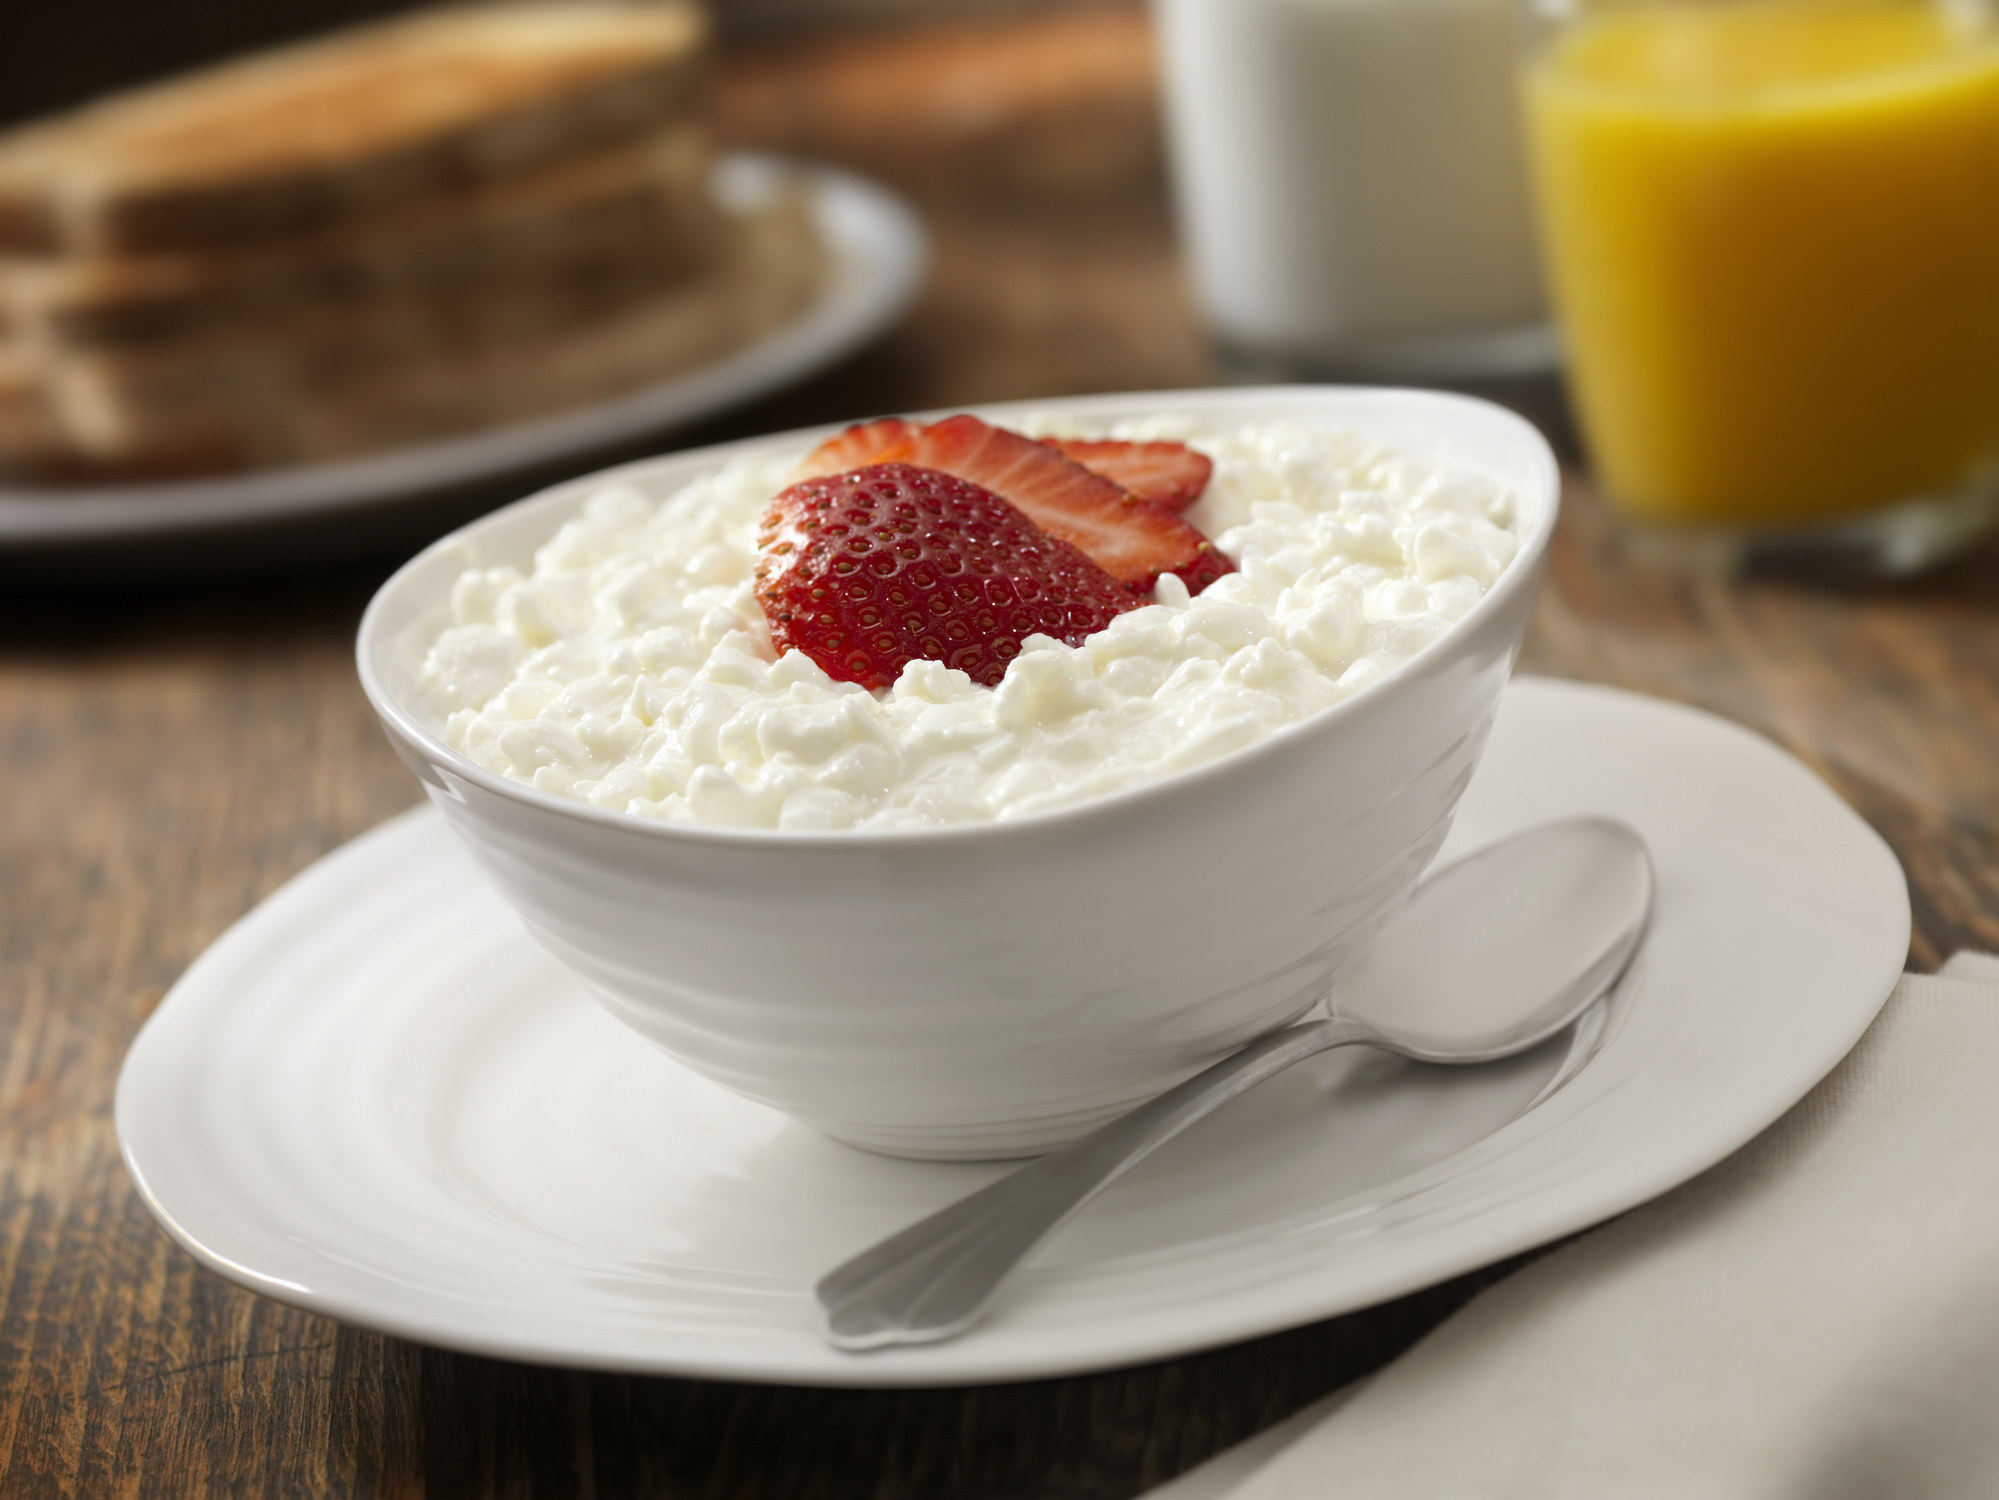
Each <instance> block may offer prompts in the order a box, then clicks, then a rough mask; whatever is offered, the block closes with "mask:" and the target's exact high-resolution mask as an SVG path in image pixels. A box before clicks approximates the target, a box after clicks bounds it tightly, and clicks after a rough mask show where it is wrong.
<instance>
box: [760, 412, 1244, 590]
mask: <svg viewBox="0 0 1999 1500" xmlns="http://www.w3.org/2000/svg"><path fill="white" fill-rule="evenodd" d="M861 454H866V455H867V456H866V457H865V458H862V459H860V460H859V461H861V462H870V463H906V464H915V465H916V466H918V467H919V468H925V469H941V470H942V471H943V472H945V473H946V474H955V475H957V476H958V477H959V478H960V479H965V480H969V481H970V482H971V483H973V484H976V485H978V486H980V487H981V488H983V489H988V490H991V491H992V492H993V493H994V494H996V495H1002V496H1004V497H1005V498H1006V499H1008V500H1010V501H1012V502H1013V503H1014V504H1015V505H1017V506H1019V507H1020V508H1021V510H1023V511H1025V512H1026V513H1027V516H1028V519H1029V520H1031V521H1033V522H1034V524H1035V525H1037V526H1039V527H1040V528H1041V529H1042V530H1043V531H1045V532H1047V533H1048V534H1049V535H1050V536H1053V537H1059V538H1061V539H1062V540H1063V541H1065V542H1068V543H1070V544H1071V545H1073V546H1075V547H1078V548H1080V549H1082V551H1083V552H1084V554H1085V555H1087V556H1088V557H1089V558H1090V559H1091V560H1093V561H1094V562H1095V563H1096V564H1097V565H1098V566H1099V567H1101V568H1102V569H1103V570H1104V571H1105V572H1106V573H1109V574H1110V575H1111V577H1113V578H1115V579H1117V580H1118V582H1120V583H1122V584H1124V585H1125V586H1126V587H1127V588H1129V589H1131V590H1132V591H1133V592H1134V593H1137V594H1141V595H1145V596H1147V597H1150V595H1151V593H1152V587H1153V585H1154V584H1155V583H1157V582H1158V581H1159V575H1160V574H1161V573H1177V574H1179V575H1180V581H1181V582H1182V583H1184V584H1186V585H1187V589H1188V592H1190V593H1195V594H1198V593H1200V592H1201V590H1202V589H1204V588H1206V587H1207V586H1208V585H1209V584H1211V583H1213V582H1214V581H1215V580H1216V579H1217V578H1220V577H1221V576H1222V575H1223V574H1224V573H1232V572H1234V571H1235V564H1234V563H1232V562H1230V561H1229V560H1228V558H1226V557H1225V556H1223V555H1222V554H1221V553H1220V552H1217V551H1216V550H1215V547H1214V544H1213V543H1212V542H1210V541H1209V540H1208V539H1207V538H1206V537H1204V536H1202V535H1201V533H1200V532H1198V531H1196V530H1195V529H1194V528H1193V527H1192V526H1190V525H1188V524H1187V523H1186V522H1185V521H1184V520H1182V519H1181V518H1180V517H1179V516H1177V515H1175V514H1174V513H1173V512H1172V511H1170V510H1168V509H1167V508H1166V507H1165V506H1163V505H1155V504H1154V503H1152V502H1151V501H1149V500H1141V499H1139V498H1138V497H1137V496H1135V495H1132V494H1130V493H1128V492H1127V491H1126V490H1125V489H1124V488H1123V487H1122V486H1120V485H1118V484H1117V483H1115V482H1114V481H1112V480H1109V479H1106V478H1104V477H1103V475H1101V474H1093V473H1091V472H1090V471H1089V470H1088V469H1086V468H1084V467H1083V466H1082V465H1081V464H1079V463H1076V462H1075V461H1074V460H1073V459H1069V458H1065V457H1064V456H1063V455H1062V454H1060V453H1058V452H1056V450H1055V449H1053V448H1051V447H1049V446H1048V445H1047V444H1045V443H1037V442H1036V441H1035V440H1034V439H1033V438H1029V437H1022V436H1021V435H1020V434H1019V433H1017V432H1009V431H1008V430H1007V429H1006V428H1004V427H994V426H991V425H990V424H988V423H985V422H981V421H980V420H979V419H978V418H977V417H973V416H956V417H946V418H945V419H944V420H943V421H941V422H932V423H931V424H930V425H929V426H928V427H915V426H912V425H911V424H909V423H907V422H904V421H902V420H900V419H899V418H894V417H890V418H886V419H884V420H882V421H879V422H869V423H866V424H864V425H862V426H858V427H850V428H848V429H847V430H846V431H845V432H843V433H841V434H840V435H839V436H838V437H835V438H831V439H829V440H828V441H827V442H825V443H822V444H821V445H820V446H819V447H818V448H817V449H815V450H814V451H813V452H812V454H811V455H810V456H808V457H807V458H806V460H805V462H804V464H802V465H801V466H800V467H799V469H798V471H797V476H796V477H806V476H810V475H816V474H828V473H837V472H839V468H838V467H830V466H846V465H851V464H852V463H853V462H855V461H856V458H857V455H861Z"/></svg>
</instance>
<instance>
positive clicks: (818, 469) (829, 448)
mask: <svg viewBox="0 0 1999 1500" xmlns="http://www.w3.org/2000/svg"><path fill="white" fill-rule="evenodd" d="M922 430H923V429H922V428H921V427H919V426H917V425H916V423H914V422H905V421H904V420H903V419H902V418H901V417H882V418H881V419H879V420H878V421H874V422H856V423H855V424H854V425H853V426H852V427H849V428H848V429H847V430H846V431H845V432H843V433H841V434H839V436H837V437H829V438H828V439H826V441H825V442H823V443H821V444H820V445H819V446H818V447H817V448H814V449H813V450H812V451H811V453H809V454H807V455H806V458H805V462H804V463H802V464H800V465H799V466H798V467H797V468H796V469H794V470H792V474H791V482H792V483H793V484H796V483H798V482H799V481H800V480H801V479H817V478H819V477H820V476H821V475H824V474H844V473H846V472H847V471H848V470H849V469H858V468H862V467H864V466H865V465H868V464H882V463H892V462H894V461H895V459H896V458H898V457H899V456H900V455H899V454H897V453H896V451H895V450H896V449H897V448H899V447H902V446H903V445H904V444H906V443H908V442H910V441H911V440H912V439H913V438H915V436H916V435H917V434H918V433H919V432H921V431H922Z"/></svg>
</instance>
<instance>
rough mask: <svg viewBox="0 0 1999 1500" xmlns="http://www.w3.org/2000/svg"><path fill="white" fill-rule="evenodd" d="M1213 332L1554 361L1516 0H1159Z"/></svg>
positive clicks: (1261, 349) (1388, 364)
mask: <svg viewBox="0 0 1999 1500" xmlns="http://www.w3.org/2000/svg"><path fill="white" fill-rule="evenodd" d="M1154 9H1155V12H1156V14H1157V16H1158V19H1159V23H1160V34H1161V43H1162V47H1163V51H1164V61H1165V69H1166V94H1167V101H1168V125H1169V129H1170V133H1171V137H1172V144H1173V156H1174V168H1175V176H1176V179H1177V180H1176V187H1177V189H1178V197H1179V208H1180V221H1181V230H1182V236H1183V240H1184V243H1185V245H1186V247H1187V251H1188V254H1189V258H1190V260H1191V262H1192V270H1193V275H1194V282H1195V291H1196V295H1197V297H1198V299H1199V301H1200V304H1201V309H1202V312H1203V315H1204V316H1205V318H1206V319H1207V321H1208V325H1209V327H1210V329H1211V330H1212V331H1213V332H1214V333H1215V334H1217V335H1218V336H1219V337H1220V338H1221V339H1222V340H1223V341H1224V342H1225V343H1227V344H1230V345H1234V346H1236V347H1237V348H1239V349H1240V350H1242V351H1244V352H1247V353H1251V354H1260V355H1265V356H1274V357H1276V358H1277V359H1279V360H1291V361H1297V362H1302V363H1304V364H1307V365H1310V364H1315V363H1316V364H1320V365H1326V366H1339V365H1345V366H1349V367H1363V368H1364V367H1368V366H1372V367H1375V368H1377V369H1382V370H1385V371H1394V370H1396V369H1401V370H1404V371H1406V372H1408V373H1412V374H1415V373H1425V372H1428V373H1439V374H1442V373H1451V372H1452V371H1453V370H1454V369H1455V370H1458V371H1461V372H1462V373H1481V372H1482V371H1486V370H1493V369H1500V368H1506V367H1513V368H1520V367H1523V366H1529V365H1534V364H1537V363H1544V362H1547V361H1549V360H1550V359H1551V356H1552V340H1551V339H1550V338H1549V337H1548V335H1547V333H1546V331H1545V321H1544V305H1543V300H1542V290H1541V279H1540V267H1539V262H1538V255H1537V251H1536V247H1535V241H1534V231H1533V225H1532V217H1531V209H1530V205H1529V197H1528V184H1527V169H1526V160H1525V152H1524V150H1523V145H1522V140H1521V127H1520V120H1519V110H1518V105H1517V101H1516V96H1515V81H1514V80H1515V72H1516V69H1517V67H1518V60H1519V34H1518V29H1517V26H1518V23H1517V21H1516V13H1515V10H1514V6H1513V3H1512V0H1154Z"/></svg>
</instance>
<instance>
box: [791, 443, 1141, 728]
mask: <svg viewBox="0 0 1999 1500" xmlns="http://www.w3.org/2000/svg"><path fill="white" fill-rule="evenodd" d="M757 546H758V551H759V556H758V559H757V578H756V594H757V602H758V603H760V604H761V605H763V610H764V614H765V616H766V617H767V618H768V619H769V621H770V635H771V642H772V644H773V645H775V646H776V647H777V649H778V650H779V651H784V650H787V649H796V650H799V651H803V652H804V653H805V654H806V655H807V656H809V657H811V658H812V659H813V660H814V661H815V662H817V663H818V664H819V665H820V667H821V668H823V669H824V670H825V672H826V674H827V675H828V676H829V677H834V678H838V679H839V680H840V681H843V682H858V683H860V684H861V685H862V686H863V687H870V688H884V687H889V686H891V685H893V684H894V682H895V679H896V678H897V677H898V676H900V675H901V673H902V669H903V667H904V666H905V665H906V664H907V663H909V662H911V661H915V660H918V659H923V660H928V661H941V662H943V663H944V664H945V665H946V666H949V667H956V668H958V669H959V670H960V671H962V672H965V673H966V674H968V675H969V676H970V677H971V679H972V680H973V681H974V682H980V683H984V684H985V685H986V686H987V687H993V686H996V685H997V684H998V682H999V680H1000V678H1001V677H1003V676H1004V675H1006V664H1007V663H1008V662H1009V661H1011V660H1013V658H1014V657H1016V656H1018V655H1019V654H1020V643H1021V642H1022V641H1023V640H1025V639H1026V638H1027V637H1028V636H1030V635H1035V634H1037V633H1038V634H1041V635H1051V636H1054V637H1055V638H1056V639H1057V640H1061V641H1066V642H1068V643H1069V644H1070V645H1072V646H1073V645H1077V644H1079V643H1080V642H1081V641H1082V640H1083V638H1084V637H1085V636H1088V635H1092V634H1094V633H1095V632H1097V631H1099V630H1102V629H1103V628H1104V626H1106V625H1108V624H1109V623H1110V622H1111V620H1112V618H1113V617H1115V616H1117V615H1120V614H1123V613H1124V612H1125V611H1126V610H1129V609H1137V608H1138V607H1139V605H1141V604H1142V603H1143V602H1144V601H1143V600H1141V599H1139V598H1136V597H1135V596H1134V595H1133V594H1132V593H1131V592H1130V591H1129V590H1128V589H1126V588H1124V587H1123V586H1122V585H1121V584H1119V583H1118V581H1117V580H1116V579H1114V578H1112V577H1111V576H1110V575H1109V574H1108V573H1106V572H1105V571H1104V570H1103V569H1102V568H1100V567H1098V566H1097V565H1096V564H1095V563H1093V562H1091V561H1090V559H1089V558H1087V557H1085V556H1084V555H1083V554H1082V553H1081V552H1079V551H1077V550H1076V549H1075V548H1074V547H1072V546H1070V545H1069V544H1068V543H1067V542H1064V541H1059V540H1057V539H1056V538H1054V537H1052V536H1050V535H1048V533H1047V532H1045V531H1043V530H1041V529H1040V528H1039V527H1038V526H1036V525H1035V524H1034V523H1033V522H1032V521H1031V520H1029V519H1028V518H1027V516H1025V515H1024V514H1022V512H1021V511H1020V510H1018V509H1017V508H1015V507H1014V506H1012V505H1010V504H1008V503H1007V502H1006V501H1005V500H1003V499H1001V498H1000V497H999V496H998V495H995V494H993V493H992V492H990V491H988V490H984V489H981V488H980V487H979V486H978V485H976V484H971V483H969V482H967V481H965V480H963V479H959V478H956V477H954V476H952V475H950V474H943V473H939V472H937V471H936V470H933V469H920V468H914V467H912V466H910V465H908V464H872V465H869V466H867V467H865V468H860V469H854V470H850V471H848V472H844V473H840V474H834V475H829V476H823V477H820V478H816V479H807V480H804V481H802V482H800V483H798V484H794V485H792V486H791V488H789V489H787V490H785V491H783V492H782V493H781V494H779V495H778V496H777V498H776V499H774V500H772V501H771V503H770V508H769V509H768V510H766V511H765V512H764V515H763V523H762V528H761V530H760V532H759V534H758V537H757Z"/></svg>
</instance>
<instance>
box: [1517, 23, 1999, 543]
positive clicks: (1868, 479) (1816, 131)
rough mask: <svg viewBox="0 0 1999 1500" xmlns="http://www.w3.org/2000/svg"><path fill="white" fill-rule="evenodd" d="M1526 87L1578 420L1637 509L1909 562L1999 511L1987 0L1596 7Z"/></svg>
mask: <svg viewBox="0 0 1999 1500" xmlns="http://www.w3.org/2000/svg"><path fill="white" fill-rule="evenodd" d="M1526 104H1527V116H1528V128H1529V133H1530V138H1531V152H1532V157H1533V166H1534V173H1535V179H1536V190H1537V196H1538V200H1539V206H1540V216H1541V229H1542V235H1543V241H1544V250H1545V252H1546V255H1547V259H1548V269H1549V275H1550V281H1551V287H1552V292H1553V295H1554V300H1555V305H1556V310H1557V314H1558V317H1559V319H1560V322H1561V327H1562V332H1563V337H1564V340H1565V343H1566V346H1567V351H1568V361H1569V374H1570V380H1571V386H1572V390H1573V394H1574V397H1575V402H1576V407H1577V412H1578V415H1579V417H1580V419H1581V425H1582V429H1583V435H1584V440H1585V443H1586V446H1587V447H1588V449H1589V453H1590V457H1591V460H1592V463H1593V465H1594V467H1595V469H1596V471H1597V475H1598V477H1599V479H1600V480H1601V482H1602V484H1603V486H1604V488H1605V490H1606V491H1607V493H1608V494H1609V495H1610V497H1611V498H1612V500H1613V502H1614V503H1615V504H1616V505H1617V507H1618V508H1619V509H1620V510H1621V511H1622V512H1623V513H1624V514H1625V515H1627V516H1629V517H1631V518H1633V519H1634V520H1637V521H1639V522H1641V523H1646V524H1647V525H1648V527H1649V528H1650V529H1654V530H1656V531H1659V532H1663V533H1667V534H1678V535H1680V536H1687V537H1706V538H1718V539H1721V540H1722V541H1724V542H1725V543H1727V544H1728V545H1729V547H1730V548H1731V549H1732V550H1735V551H1736V552H1737V553H1738V555H1739V554H1740V553H1742V552H1746V553H1747V554H1748V555H1749V556H1752V557H1761V556H1770V555H1775V556H1778V557H1783V556H1786V555H1795V556H1796V557H1798V558H1799V559H1801V560H1810V559H1825V560H1828V561H1833V562H1836V563H1839V564H1847V565H1852V564H1858V565H1860V566H1863V567H1866V568H1868V569H1871V570H1874V571H1880V572H1887V573H1895V572H1906V571H1912V570H1914V569H1915V568H1919V567H1922V566H1924V565H1926V564H1928V563H1931V562H1934V561H1936V560H1938V559H1940V558H1941V557H1943V556H1947V555H1949V554H1950V553H1952V552H1954V551H1956V550H1958V549H1959V548H1961V547H1962V546H1964V545H1965V544H1966V543H1968V542H1969V541H1970V540H1971V539H1973V538H1975V537H1976V536H1977V535H1979V534H1980V533H1981V532H1982V531H1983V530H1984V529H1985V528H1986V527H1987V526H1988V525H1989V524H1991V522H1992V520H1993V519H1994V517H1995V515H1999V28H1995V25H1994V23H1993V20H1992V18H1991V17H1990V16H1989V15H1988V14H1987V11H1986V9H1985V3H1984V0H1963V3H1959V0H1579V3H1577V4H1576V5H1575V6H1574V8H1573V9H1570V10H1568V11H1567V12H1566V13H1565V14H1563V15H1560V16H1557V17H1555V18H1554V19H1553V20H1552V21H1551V22H1550V24H1549V25H1548V26H1547V28H1546V29H1545V31H1544V33H1543V34H1542V36H1541V37H1540V38H1539V41H1538V45H1537V48H1536V51H1535V55H1534V56H1533V57H1532V58H1531V59H1530V62H1529V65H1528V74H1527V83H1526Z"/></svg>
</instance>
